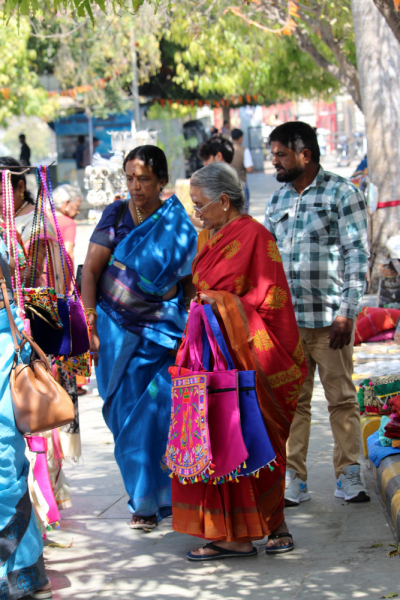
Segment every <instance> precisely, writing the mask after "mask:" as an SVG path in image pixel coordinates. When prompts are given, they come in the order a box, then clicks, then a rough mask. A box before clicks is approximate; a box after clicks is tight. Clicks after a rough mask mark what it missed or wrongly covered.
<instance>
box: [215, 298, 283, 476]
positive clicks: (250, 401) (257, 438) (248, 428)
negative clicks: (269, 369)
mask: <svg viewBox="0 0 400 600" xmlns="http://www.w3.org/2000/svg"><path fill="white" fill-rule="evenodd" d="M204 311H205V314H206V317H207V320H208V323H209V325H210V327H211V330H212V332H213V335H214V337H215V339H216V340H217V343H218V346H219V348H220V350H221V352H222V354H223V356H224V358H225V361H226V363H227V366H228V369H234V368H235V367H234V364H233V361H232V358H231V356H230V354H229V350H228V346H227V344H226V342H225V339H224V336H223V335H222V331H221V329H220V326H219V324H218V321H217V319H216V317H215V315H214V313H213V310H212V308H211V306H210V305H209V304H205V305H204ZM203 348H204V350H203V363H204V366H205V368H206V369H209V359H210V354H209V350H208V348H207V345H206V344H205V343H204V344H203ZM238 377H239V408H240V422H241V428H242V434H243V439H244V443H245V445H246V448H247V452H248V454H249V455H248V457H247V459H246V464H245V465H244V466H243V467H242V468H241V470H240V475H250V474H254V473H256V472H257V471H259V470H260V469H261V468H263V467H266V466H267V465H269V466H270V468H271V470H273V467H272V463H273V462H274V461H275V458H276V454H275V450H274V448H273V446H272V443H271V440H270V438H269V435H268V432H267V429H266V427H265V423H264V419H263V417H262V414H261V409H260V405H259V402H258V397H257V389H256V372H255V371H239V372H238Z"/></svg>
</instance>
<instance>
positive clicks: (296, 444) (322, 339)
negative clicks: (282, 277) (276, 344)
mask: <svg viewBox="0 0 400 600" xmlns="http://www.w3.org/2000/svg"><path fill="white" fill-rule="evenodd" d="M329 329H330V327H321V328H318V329H310V328H308V327H299V331H300V338H301V342H302V344H303V350H304V354H305V357H306V362H307V369H308V373H307V377H306V380H305V382H304V385H303V388H302V390H301V393H300V397H299V401H298V404H297V411H296V414H295V417H294V420H293V423H292V426H291V428H290V434H289V439H288V442H287V447H286V449H287V461H286V466H287V468H288V469H294V470H295V471H296V473H297V476H298V477H299V478H300V479H302V480H303V481H307V468H306V458H307V451H308V442H309V439H310V429H311V398H312V394H313V387H314V375H315V367H316V366H317V365H318V372H319V376H320V379H321V383H322V385H323V388H324V391H325V397H326V399H327V401H328V411H329V420H330V423H331V429H332V433H333V439H334V447H333V466H334V468H335V475H336V477H339V475H340V474H341V473H342V472H343V467H346V466H347V465H352V464H356V463H357V461H358V454H359V451H360V413H359V408H358V404H357V397H356V388H355V386H354V383H353V380H352V378H351V376H352V373H353V359H352V355H353V343H354V332H353V338H352V341H351V343H350V344H349V345H348V346H345V347H344V348H343V350H332V349H331V348H329V340H328V339H327V335H328V333H329Z"/></svg>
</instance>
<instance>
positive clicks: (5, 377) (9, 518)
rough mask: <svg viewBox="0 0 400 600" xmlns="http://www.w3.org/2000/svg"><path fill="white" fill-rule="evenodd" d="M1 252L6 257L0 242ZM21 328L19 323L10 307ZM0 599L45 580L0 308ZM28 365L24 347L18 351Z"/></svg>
mask: <svg viewBox="0 0 400 600" xmlns="http://www.w3.org/2000/svg"><path fill="white" fill-rule="evenodd" d="M0 253H1V254H2V255H3V256H4V255H5V254H6V251H5V246H4V244H3V242H2V241H1V240H0ZM12 311H13V314H14V318H15V320H16V322H17V324H18V327H19V329H20V330H21V329H22V326H23V325H22V321H21V319H20V318H19V317H17V314H16V310H15V307H14V306H13V305H12ZM0 349H1V352H0V599H1V600H3V599H4V600H17V598H22V597H23V596H26V595H27V594H29V593H30V592H34V591H35V590H38V589H40V588H42V587H43V586H45V585H46V583H47V582H48V579H47V576H46V573H45V569H44V562H43V555H42V553H43V542H42V538H41V535H40V533H39V530H38V527H37V525H36V519H35V516H34V513H33V510H32V505H31V501H30V498H29V492H28V483H27V478H28V473H29V461H28V460H27V458H26V457H25V441H24V438H23V437H22V434H21V433H20V432H19V431H18V429H17V428H16V425H15V420H14V412H13V408H12V403H11V391H10V383H9V375H10V371H11V367H12V363H13V359H14V344H13V340H12V337H11V330H10V325H9V321H8V317H7V313H6V309H5V308H3V309H1V310H0ZM22 358H23V360H24V362H26V361H27V360H28V358H29V352H28V349H26V350H25V349H24V350H23V352H22Z"/></svg>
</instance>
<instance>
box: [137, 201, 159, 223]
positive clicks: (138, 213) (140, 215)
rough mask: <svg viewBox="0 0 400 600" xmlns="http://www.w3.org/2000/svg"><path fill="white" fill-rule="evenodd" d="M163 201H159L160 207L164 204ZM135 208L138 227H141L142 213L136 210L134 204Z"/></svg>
mask: <svg viewBox="0 0 400 600" xmlns="http://www.w3.org/2000/svg"><path fill="white" fill-rule="evenodd" d="M164 202H165V200H160V205H161V206H162V205H163V204H164ZM135 208H136V214H137V218H138V221H139V225H141V224H142V223H143V217H142V213H141V212H140V210H139V209H138V207H137V206H136V204H135Z"/></svg>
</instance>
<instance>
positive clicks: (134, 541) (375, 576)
mask: <svg viewBox="0 0 400 600" xmlns="http://www.w3.org/2000/svg"><path fill="white" fill-rule="evenodd" d="M250 181H251V182H250V188H251V190H252V194H253V201H254V202H253V203H252V214H254V216H257V217H258V216H260V217H261V215H262V214H263V210H264V206H265V201H264V197H265V196H266V195H267V193H266V192H267V191H268V193H269V189H267V188H270V187H271V186H272V185H273V184H274V183H275V184H276V182H274V181H273V177H272V176H268V175H258V174H256V175H254V176H252V179H251V180H250ZM252 182H253V183H252ZM267 197H268V195H267ZM257 203H258V208H257ZM253 209H254V210H253ZM92 229H93V227H91V226H88V225H86V224H85V223H80V224H79V226H78V239H77V247H76V253H75V257H76V264H79V263H80V262H82V260H83V258H84V256H85V253H86V248H87V245H88V240H89V236H90V232H91V231H92ZM90 389H91V390H92V393H91V394H89V395H87V396H83V397H80V398H79V405H80V415H81V436H82V446H83V458H84V464H83V465H80V466H76V467H66V468H65V471H66V475H67V477H68V479H69V481H70V484H71V488H72V493H73V502H74V506H73V507H72V508H71V509H68V510H65V511H62V513H61V514H62V521H61V529H60V530H59V531H54V532H52V533H50V534H49V538H48V540H47V547H46V548H45V559H46V564H47V569H48V572H49V575H50V578H51V581H52V584H53V589H54V590H55V592H54V594H53V597H54V599H55V600H64V599H67V598H68V599H71V600H91V599H92V598H95V599H96V600H100V599H101V600H139V599H144V598H152V599H154V600H164V599H167V598H168V599H169V600H181V599H182V600H183V599H191V600H236V599H238V598H246V597H248V598H251V600H265V599H267V600H289V599H294V598H295V599H296V600H314V599H315V600H348V599H352V598H363V599H367V600H369V599H371V600H372V599H375V598H380V597H382V596H385V595H386V594H389V593H391V592H397V593H398V594H399V596H400V577H399V572H400V562H399V560H400V556H396V557H394V558H390V559H389V558H387V557H386V553H387V552H389V551H390V550H392V549H393V547H391V546H390V545H389V544H393V543H394V537H393V531H392V529H391V526H390V525H389V524H388V521H387V519H386V515H385V511H384V508H383V505H382V502H381V496H380V495H379V494H378V492H377V488H376V484H375V481H374V479H373V477H372V472H371V470H370V469H368V468H367V467H366V465H365V464H364V461H362V464H363V476H364V478H365V480H366V484H367V487H368V491H369V494H370V496H371V502H369V503H366V504H360V505H352V504H348V503H346V502H344V501H343V500H339V499H336V498H334V496H333V492H334V489H335V479H334V472H333V467H332V448H333V439H332V434H331V431H330V427H329V422H328V414H327V408H326V401H325V399H324V396H323V392H322V388H321V386H320V384H317V386H316V391H315V394H314V398H313V421H312V428H311V442H310V451H309V457H308V463H309V472H310V475H309V488H310V491H311V500H310V501H309V502H304V503H302V504H301V505H300V506H299V507H298V508H289V509H287V510H286V518H287V522H288V524H289V527H290V531H291V533H292V534H293V537H294V541H295V550H294V551H293V552H291V553H289V554H285V555H281V556H267V555H266V554H265V553H264V552H263V549H264V545H265V541H264V542H257V543H256V546H257V547H258V549H259V555H258V556H257V557H256V558H251V559H244V560H240V559H230V560H226V561H216V562H211V563H203V564H201V563H200V564H196V563H189V562H188V561H187V560H186V559H185V555H186V552H187V551H189V550H191V549H193V548H196V547H197V546H199V545H202V544H203V543H204V542H203V541H202V540H199V541H198V540H196V539H195V538H191V537H189V536H185V535H181V534H177V533H175V532H173V531H172V527H171V519H165V520H164V521H163V523H162V524H161V525H160V526H159V527H157V528H156V529H155V530H153V531H152V532H151V533H148V534H145V533H143V532H141V531H132V530H130V529H129V527H128V524H129V520H130V516H129V514H128V511H127V508H126V502H127V496H126V494H125V489H124V486H123V482H122V479H121V476H120V473H119V470H118V467H117V465H116V463H115V460H114V455H113V438H112V435H111V433H110V432H109V430H108V429H107V427H106V426H105V424H104V421H103V418H102V414H101V406H102V401H101V399H100V398H99V397H98V396H97V395H96V394H97V390H96V382H95V379H94V378H93V379H92V381H91V383H90ZM72 539H73V545H72V547H70V548H67V547H61V546H57V545H55V546H54V545H51V544H60V545H63V546H68V545H69V544H70V543H71V540H72ZM377 544H378V546H377V547H375V548H374V547H373V546H374V545H377Z"/></svg>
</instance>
